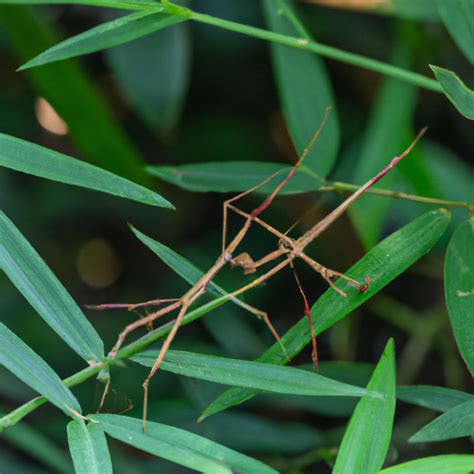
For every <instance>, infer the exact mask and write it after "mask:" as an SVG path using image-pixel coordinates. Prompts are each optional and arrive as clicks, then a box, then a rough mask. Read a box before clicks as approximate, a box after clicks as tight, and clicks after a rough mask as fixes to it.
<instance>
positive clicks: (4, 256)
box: [0, 211, 104, 362]
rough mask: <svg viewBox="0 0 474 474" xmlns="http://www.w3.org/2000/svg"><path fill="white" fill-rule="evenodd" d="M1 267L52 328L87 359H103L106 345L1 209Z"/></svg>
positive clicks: (97, 360) (95, 360) (98, 360)
mask: <svg viewBox="0 0 474 474" xmlns="http://www.w3.org/2000/svg"><path fill="white" fill-rule="evenodd" d="M0 235H1V236H2V240H1V241H0V268H1V269H2V270H3V271H4V272H5V273H6V275H7V276H8V278H10V280H11V281H12V283H13V284H14V285H15V287H16V288H17V289H18V290H19V291H20V293H21V294H22V295H23V296H24V297H25V299H26V300H27V301H28V302H29V303H30V304H31V306H33V308H34V309H35V310H36V311H37V313H38V314H39V315H40V316H41V317H42V318H43V319H44V320H45V321H46V322H47V323H48V324H49V325H50V326H51V328H52V329H53V330H54V331H55V332H56V333H57V334H58V335H59V336H60V337H61V338H62V339H63V340H64V341H65V342H66V343H67V344H68V345H69V347H71V349H73V350H74V351H75V352H77V354H79V355H80V356H81V357H82V358H83V359H84V360H85V361H88V362H89V361H94V362H100V361H101V360H102V359H103V358H104V345H103V343H102V340H101V339H100V337H99V335H98V334H97V333H96V331H95V329H94V328H93V327H92V325H91V324H90V323H89V321H88V320H87V318H86V317H85V316H84V314H83V312H82V311H81V310H80V309H79V307H78V306H77V305H76V303H75V302H74V300H73V299H72V298H71V296H70V295H69V293H68V292H67V291H66V289H65V288H64V287H63V286H62V285H61V283H60V281H59V280H58V279H57V278H56V276H55V275H54V273H53V272H52V271H51V270H50V268H49V267H48V266H47V265H46V263H45V262H44V261H43V260H42V259H41V257H40V256H39V255H38V253H37V252H36V250H35V249H34V248H33V247H32V246H31V245H30V243H29V242H28V241H27V240H26V239H25V237H24V236H23V235H22V234H21V232H20V231H19V230H18V229H17V228H16V227H15V225H14V224H13V222H11V221H10V219H8V217H7V216H6V215H5V214H4V213H3V212H2V211H0Z"/></svg>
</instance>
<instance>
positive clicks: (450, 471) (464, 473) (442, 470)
mask: <svg viewBox="0 0 474 474" xmlns="http://www.w3.org/2000/svg"><path fill="white" fill-rule="evenodd" d="M473 471H474V456H473V455H470V454H442V455H440V456H430V457H429V458H421V459H415V460H414V461H408V462H404V463H403V464H397V465H396V466H392V467H388V468H387V469H383V470H382V471H380V474H433V473H434V472H436V474H470V473H471V472H473Z"/></svg>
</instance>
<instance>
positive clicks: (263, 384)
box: [131, 351, 366, 397]
mask: <svg viewBox="0 0 474 474" xmlns="http://www.w3.org/2000/svg"><path fill="white" fill-rule="evenodd" d="M157 356H158V352H157V351H146V352H142V353H140V354H137V355H135V356H133V357H131V359H132V360H133V361H135V362H138V363H140V364H142V365H145V366H146V367H153V364H154V362H155V360H156V357H157ZM161 368H162V369H163V370H167V371H169V372H173V373H175V374H179V375H184V376H186V377H194V378H198V379H201V380H207V381H209V382H214V383H221V384H225V385H234V386H236V387H248V388H253V389H255V390H263V391H267V392H277V393H286V394H289V395H308V396H317V395H329V396H335V397H338V396H352V397H361V396H362V395H364V394H365V393H366V391H365V390H364V389H363V388H360V387H356V386H354V385H348V384H345V383H342V382H338V381H336V380H332V379H329V378H327V377H323V376H322V375H319V374H315V373H312V372H310V371H307V370H301V369H296V368H294V367H281V366H278V365H271V364H262V363H261V362H249V361H246V360H239V359H230V358H226V357H217V356H210V355H203V354H196V353H194V352H184V351H168V352H167V353H166V357H165V359H164V360H163V363H162V364H161Z"/></svg>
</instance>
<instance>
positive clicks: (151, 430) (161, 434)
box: [89, 415, 276, 474]
mask: <svg viewBox="0 0 474 474" xmlns="http://www.w3.org/2000/svg"><path fill="white" fill-rule="evenodd" d="M89 418H91V419H92V420H94V421H99V422H100V423H101V425H102V427H103V428H104V431H105V432H106V433H107V434H108V435H110V436H112V438H115V439H118V440H119V441H123V442H124V443H127V444H129V445H131V446H133V447H135V448H137V449H140V450H142V451H146V452H147V453H150V454H154V455H155V456H159V457H162V458H164V459H167V460H168V461H172V462H175V463H176V464H180V465H182V466H185V467H189V468H190V469H195V470H196V471H200V472H212V473H216V474H217V473H232V472H258V473H262V474H264V473H275V472H276V471H274V470H273V469H272V468H270V467H268V466H266V465H265V464H262V463H261V462H259V461H256V460H254V459H252V458H249V457H248V456H245V455H243V454H240V453H238V452H237V451H233V450H231V449H229V448H226V447H224V446H221V445H219V444H217V443H214V442H213V441H210V440H208V439H206V438H203V437H202V436H198V435H195V434H193V433H190V432H188V431H184V430H181V429H179V428H175V427H173V426H168V425H163V424H161V423H153V422H151V421H149V422H147V429H146V432H145V433H144V432H143V431H142V424H141V420H137V419H134V418H129V417H126V416H119V415H91V416H90V417H89Z"/></svg>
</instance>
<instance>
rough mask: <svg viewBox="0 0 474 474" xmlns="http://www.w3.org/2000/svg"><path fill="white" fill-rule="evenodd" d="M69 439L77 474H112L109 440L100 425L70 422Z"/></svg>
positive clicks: (78, 421) (76, 421) (68, 427)
mask: <svg viewBox="0 0 474 474" xmlns="http://www.w3.org/2000/svg"><path fill="white" fill-rule="evenodd" d="M67 439H68V442H69V450H70V451H71V456H72V460H73V462H74V470H75V471H76V474H108V473H110V474H112V461H111V460H110V453H109V448H108V447H107V440H106V439H105V433H104V430H103V429H102V427H101V426H100V424H99V423H88V424H87V425H86V424H85V423H84V421H83V420H74V421H70V422H69V424H68V425H67Z"/></svg>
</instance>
